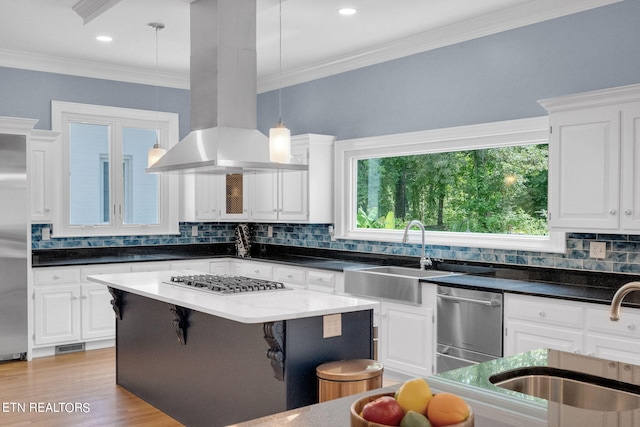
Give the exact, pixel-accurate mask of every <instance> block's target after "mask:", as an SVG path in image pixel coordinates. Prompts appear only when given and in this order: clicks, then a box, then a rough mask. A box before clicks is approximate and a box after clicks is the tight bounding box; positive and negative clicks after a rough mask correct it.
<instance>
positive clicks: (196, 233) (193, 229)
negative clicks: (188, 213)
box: [191, 225, 198, 237]
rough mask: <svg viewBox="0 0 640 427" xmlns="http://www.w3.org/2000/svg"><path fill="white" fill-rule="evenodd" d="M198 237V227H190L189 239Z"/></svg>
mask: <svg viewBox="0 0 640 427" xmlns="http://www.w3.org/2000/svg"><path fill="white" fill-rule="evenodd" d="M197 235H198V226H197V225H192V226H191V237H196V236H197Z"/></svg>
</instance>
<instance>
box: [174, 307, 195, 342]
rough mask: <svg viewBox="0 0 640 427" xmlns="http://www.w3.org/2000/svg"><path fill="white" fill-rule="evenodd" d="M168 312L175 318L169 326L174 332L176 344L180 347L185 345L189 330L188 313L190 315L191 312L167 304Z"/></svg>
mask: <svg viewBox="0 0 640 427" xmlns="http://www.w3.org/2000/svg"><path fill="white" fill-rule="evenodd" d="M169 310H170V311H171V312H172V313H173V317H175V319H173V320H172V321H171V326H173V327H174V329H175V330H176V335H177V336H178V342H179V343H180V344H182V345H187V329H188V328H189V313H191V310H190V309H188V308H185V307H181V306H179V305H174V304H169Z"/></svg>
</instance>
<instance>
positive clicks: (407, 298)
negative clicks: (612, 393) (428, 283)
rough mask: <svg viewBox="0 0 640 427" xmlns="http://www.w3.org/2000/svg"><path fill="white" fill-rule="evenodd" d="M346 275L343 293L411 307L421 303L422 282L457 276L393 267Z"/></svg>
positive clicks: (375, 268) (369, 269)
mask: <svg viewBox="0 0 640 427" xmlns="http://www.w3.org/2000/svg"><path fill="white" fill-rule="evenodd" d="M344 273H345V276H344V289H345V292H347V293H349V294H352V295H360V296H365V297H373V298H384V299H391V300H396V301H401V302H406V303H412V304H421V303H422V287H421V286H420V279H426V278H429V277H437V276H449V275H452V274H456V273H452V272H450V271H441V270H420V269H418V268H410V267H394V266H384V267H371V268H363V269H357V270H345V272H344Z"/></svg>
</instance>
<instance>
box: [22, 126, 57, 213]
mask: <svg viewBox="0 0 640 427" xmlns="http://www.w3.org/2000/svg"><path fill="white" fill-rule="evenodd" d="M60 135H61V134H60V132H51V131H45V130H34V131H32V132H31V150H30V155H31V157H30V159H29V160H30V164H29V177H30V180H31V184H30V185H31V222H34V223H51V222H53V214H54V211H55V209H54V203H55V201H56V197H57V191H58V189H57V187H56V183H57V179H56V174H55V168H57V167H59V165H60V162H59V152H60Z"/></svg>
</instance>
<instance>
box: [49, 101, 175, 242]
mask: <svg viewBox="0 0 640 427" xmlns="http://www.w3.org/2000/svg"><path fill="white" fill-rule="evenodd" d="M70 122H80V123H82V122H84V123H96V124H106V125H109V126H111V128H110V131H111V133H112V134H113V135H112V137H111V139H110V146H111V145H113V146H111V147H110V151H111V154H110V159H112V158H119V157H122V144H123V141H122V133H121V132H118V131H117V130H118V129H123V128H125V127H136V128H141V129H144V128H147V129H156V128H157V129H159V132H158V134H159V139H160V141H161V145H162V146H164V147H165V148H170V147H172V146H173V145H175V144H176V143H177V142H178V138H179V115H178V114H177V113H167V112H158V111H149V110H138V109H132V108H122V107H109V106H103V105H95V104H81V103H74V102H62V101H52V102H51V127H52V130H54V131H58V132H61V134H62V138H61V140H62V144H61V166H60V175H59V177H60V180H59V186H58V197H57V200H59V203H58V205H57V207H56V209H55V214H54V219H53V231H54V232H55V236H56V237H85V236H138V235H143V236H144V235H169V234H179V194H178V186H179V177H178V176H176V175H174V174H166V173H165V174H158V178H159V180H158V185H159V194H158V209H159V210H158V224H126V223H125V221H124V213H123V218H122V219H119V218H117V217H116V216H114V218H113V221H112V222H111V224H92V225H85V224H83V225H71V224H70V208H69V197H70V194H69V123H70ZM118 179H120V181H121V178H118ZM111 181H112V184H111V185H113V178H112V179H111ZM120 181H118V182H119V183H120V184H121V182H120ZM121 187H122V186H118V185H116V188H121ZM112 192H113V189H112ZM124 197H125V194H124V193H123V191H122V190H120V189H119V190H118V191H117V192H114V193H113V197H112V199H111V203H112V204H113V205H112V206H110V210H111V212H114V211H115V212H117V211H118V210H120V211H122V210H123V209H124V208H123V203H124Z"/></svg>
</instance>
